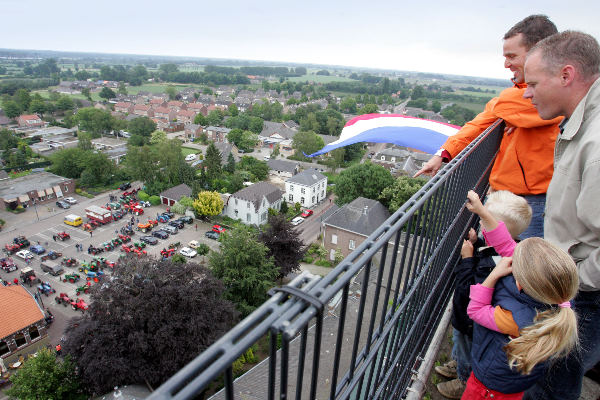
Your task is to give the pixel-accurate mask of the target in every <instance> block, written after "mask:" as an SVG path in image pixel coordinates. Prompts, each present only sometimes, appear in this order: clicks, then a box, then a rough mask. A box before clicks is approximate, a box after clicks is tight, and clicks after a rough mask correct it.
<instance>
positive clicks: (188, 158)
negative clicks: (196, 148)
mask: <svg viewBox="0 0 600 400" xmlns="http://www.w3.org/2000/svg"><path fill="white" fill-rule="evenodd" d="M197 158H198V156H197V155H195V154H188V155H187V156H185V161H194V160H195V159H197Z"/></svg>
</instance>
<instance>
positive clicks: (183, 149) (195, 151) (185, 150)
mask: <svg viewBox="0 0 600 400" xmlns="http://www.w3.org/2000/svg"><path fill="white" fill-rule="evenodd" d="M181 153H182V154H183V156H184V157H185V156H187V155H188V154H198V153H202V151H201V150H199V149H192V148H191V147H181Z"/></svg>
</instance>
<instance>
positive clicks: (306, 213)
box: [300, 210, 313, 218]
mask: <svg viewBox="0 0 600 400" xmlns="http://www.w3.org/2000/svg"><path fill="white" fill-rule="evenodd" d="M311 215H313V210H304V211H303V212H302V214H300V216H302V217H303V218H307V217H310V216H311Z"/></svg>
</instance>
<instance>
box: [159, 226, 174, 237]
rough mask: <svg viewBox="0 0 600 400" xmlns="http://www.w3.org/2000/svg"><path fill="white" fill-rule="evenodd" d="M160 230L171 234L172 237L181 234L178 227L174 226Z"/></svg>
mask: <svg viewBox="0 0 600 400" xmlns="http://www.w3.org/2000/svg"><path fill="white" fill-rule="evenodd" d="M160 229H162V230H164V231H167V232H169V234H171V235H176V234H177V232H179V229H177V227H176V226H172V225H164V226H163V227H162V228H160Z"/></svg>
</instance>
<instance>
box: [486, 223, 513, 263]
mask: <svg viewBox="0 0 600 400" xmlns="http://www.w3.org/2000/svg"><path fill="white" fill-rule="evenodd" d="M481 231H482V233H483V237H484V238H485V241H486V242H487V244H489V245H490V246H492V247H493V248H494V249H495V250H496V252H497V253H498V254H499V255H501V256H502V257H512V255H513V253H514V252H515V246H516V245H517V242H515V240H514V239H513V238H512V236H510V233H509V232H508V229H506V225H505V224H504V222H502V221H498V226H497V227H496V229H492V230H491V231H489V232H487V231H486V230H485V229H483V228H481Z"/></svg>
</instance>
